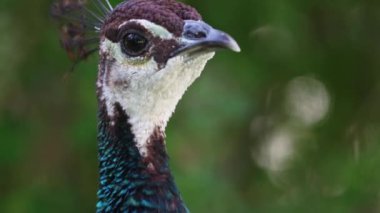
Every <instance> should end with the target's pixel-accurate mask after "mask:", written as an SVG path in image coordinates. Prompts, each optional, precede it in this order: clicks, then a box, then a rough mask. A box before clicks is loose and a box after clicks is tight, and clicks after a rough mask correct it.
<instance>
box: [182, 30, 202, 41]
mask: <svg viewBox="0 0 380 213" xmlns="http://www.w3.org/2000/svg"><path fill="white" fill-rule="evenodd" d="M184 36H185V37H186V38H188V39H194V40H195V39H201V38H206V37H207V34H206V32H204V31H192V30H187V31H186V32H185V34H184Z"/></svg>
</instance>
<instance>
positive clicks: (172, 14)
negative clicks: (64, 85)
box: [51, 0, 201, 62]
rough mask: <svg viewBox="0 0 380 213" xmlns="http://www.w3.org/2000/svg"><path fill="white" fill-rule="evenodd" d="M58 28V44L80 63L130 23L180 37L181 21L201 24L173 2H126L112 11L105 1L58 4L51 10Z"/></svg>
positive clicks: (191, 10)
mask: <svg viewBox="0 0 380 213" xmlns="http://www.w3.org/2000/svg"><path fill="white" fill-rule="evenodd" d="M51 14H52V16H53V17H54V18H55V19H56V20H58V21H59V24H60V30H61V31H60V35H61V36H60V41H61V45H62V46H63V48H64V49H65V50H66V52H67V53H68V55H69V57H70V59H71V60H73V61H74V62H79V61H81V60H83V59H86V58H87V57H88V56H89V55H91V53H93V52H96V51H97V50H98V49H99V40H100V37H101V36H104V35H105V34H106V32H107V31H113V30H115V29H117V27H118V26H119V25H120V24H122V23H123V22H125V21H128V20H130V19H145V20H148V21H151V22H153V23H155V24H158V25H160V26H163V27H164V28H166V29H167V30H168V31H169V32H171V33H172V34H173V35H175V36H180V35H181V32H182V29H183V25H184V22H183V21H184V20H200V19H201V16H200V15H199V13H198V12H197V11H196V10H195V9H194V8H192V7H190V6H187V5H185V4H183V3H180V2H176V1H175V0H127V1H123V2H121V3H120V4H119V5H117V6H116V7H115V8H112V6H111V4H110V3H109V1H108V0H58V1H57V2H56V3H55V4H53V7H52V9H51Z"/></svg>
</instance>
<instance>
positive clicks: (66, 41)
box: [51, 0, 113, 63]
mask: <svg viewBox="0 0 380 213" xmlns="http://www.w3.org/2000/svg"><path fill="white" fill-rule="evenodd" d="M112 10H113V8H112V6H111V4H110V2H109V1H108V0H104V1H103V0H58V1H56V2H55V3H54V4H53V5H52V8H51V14H52V16H53V18H54V19H56V20H57V21H58V23H59V26H60V42H61V45H62V47H63V48H64V49H65V50H66V52H67V53H68V56H69V58H70V59H71V60H73V61H74V62H75V63H76V62H79V61H81V60H83V59H86V58H87V57H88V56H89V55H91V54H92V53H94V52H96V51H97V50H98V49H99V47H98V45H99V33H100V28H101V26H102V25H103V23H104V21H105V19H106V18H107V16H108V15H109V14H110V13H111V12H112Z"/></svg>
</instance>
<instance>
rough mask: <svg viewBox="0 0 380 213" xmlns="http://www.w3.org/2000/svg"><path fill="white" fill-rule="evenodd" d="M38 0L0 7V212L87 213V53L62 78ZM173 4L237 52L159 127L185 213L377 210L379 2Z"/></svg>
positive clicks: (91, 185)
mask: <svg viewBox="0 0 380 213" xmlns="http://www.w3.org/2000/svg"><path fill="white" fill-rule="evenodd" d="M114 2H116V1H114ZM50 3H51V1H47V0H46V1H39V2H38V3H33V2H32V1H4V2H3V3H2V4H1V5H0V32H1V34H0V65H1V66H0V174H1V177H0V212H12V213H13V212H17V213H19V212H20V213H23V212H28V213H29V212H39V213H40V212H93V211H94V210H95V203H96V189H97V185H98V183H97V177H98V174H97V168H98V165H97V164H98V163H97V147H96V146H97V142H96V122H97V121H96V99H95V78H96V72H97V64H96V63H97V57H96V56H93V57H91V58H90V59H89V60H88V61H86V62H84V63H81V64H79V65H78V66H77V67H76V69H75V72H74V73H71V74H69V75H68V77H67V78H64V76H65V75H67V73H68V72H69V70H70V68H71V64H70V61H69V60H68V58H67V56H66V55H65V53H64V51H63V50H62V49H61V48H60V45H59V42H58V34H57V30H56V27H55V25H54V23H53V21H52V20H51V18H50V17H49V14H48V10H49V4H50ZM187 3H189V4H191V5H193V6H195V7H196V8H198V10H199V11H200V13H201V14H202V15H203V18H204V19H205V20H206V21H207V22H208V23H210V24H211V25H212V26H215V27H217V28H220V29H222V30H224V31H226V32H229V33H230V34H231V35H232V36H233V37H235V38H236V39H237V41H238V42H239V44H240V46H241V48H242V53H240V54H234V53H231V52H227V51H226V52H219V53H218V54H217V56H216V57H215V59H213V60H212V61H211V62H210V63H209V64H208V65H207V67H206V70H205V72H204V73H203V74H202V77H201V78H200V79H199V80H198V81H196V83H195V84H194V85H193V86H192V87H191V88H190V90H189V92H188V93H187V94H186V95H185V97H184V98H183V100H182V101H181V102H180V104H179V106H178V108H177V112H176V114H175V115H174V117H173V118H172V120H171V121H170V123H169V127H168V131H167V144H168V151H169V153H170V156H171V167H172V168H173V170H174V175H175V177H176V181H177V183H178V185H179V188H180V189H181V193H182V195H183V197H184V199H185V200H186V203H187V205H188V207H189V208H190V209H191V210H192V212H218V213H223V212H379V211H380V197H379V192H380V191H379V190H380V181H379V180H380V172H379V170H377V168H378V165H380V144H379V142H380V110H379V109H380V101H379V100H380V99H379V97H380V84H379V82H380V72H379V70H380V60H379V59H380V13H379V11H380V1H371V0H370V1H360V2H359V1H342V0H341V1H324V0H322V1H301V0H295V1H274V0H267V1H258V0H240V1H218V0H208V1H195V0H191V1H190V0H189V1H187Z"/></svg>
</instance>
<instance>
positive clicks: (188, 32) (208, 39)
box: [171, 20, 240, 57]
mask: <svg viewBox="0 0 380 213" xmlns="http://www.w3.org/2000/svg"><path fill="white" fill-rule="evenodd" d="M217 49H229V50H232V51H234V52H240V47H239V45H238V44H237V42H236V41H235V39H233V38H232V37H231V36H230V35H228V34H227V33H225V32H222V31H220V30H217V29H214V28H212V27H211V26H210V25H208V24H206V23H205V22H203V21H193V20H186V21H185V25H184V29H183V33H182V37H181V41H180V46H179V48H178V49H177V50H175V51H174V52H173V53H172V54H171V57H174V56H176V55H179V54H182V53H198V52H209V51H215V50H217Z"/></svg>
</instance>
